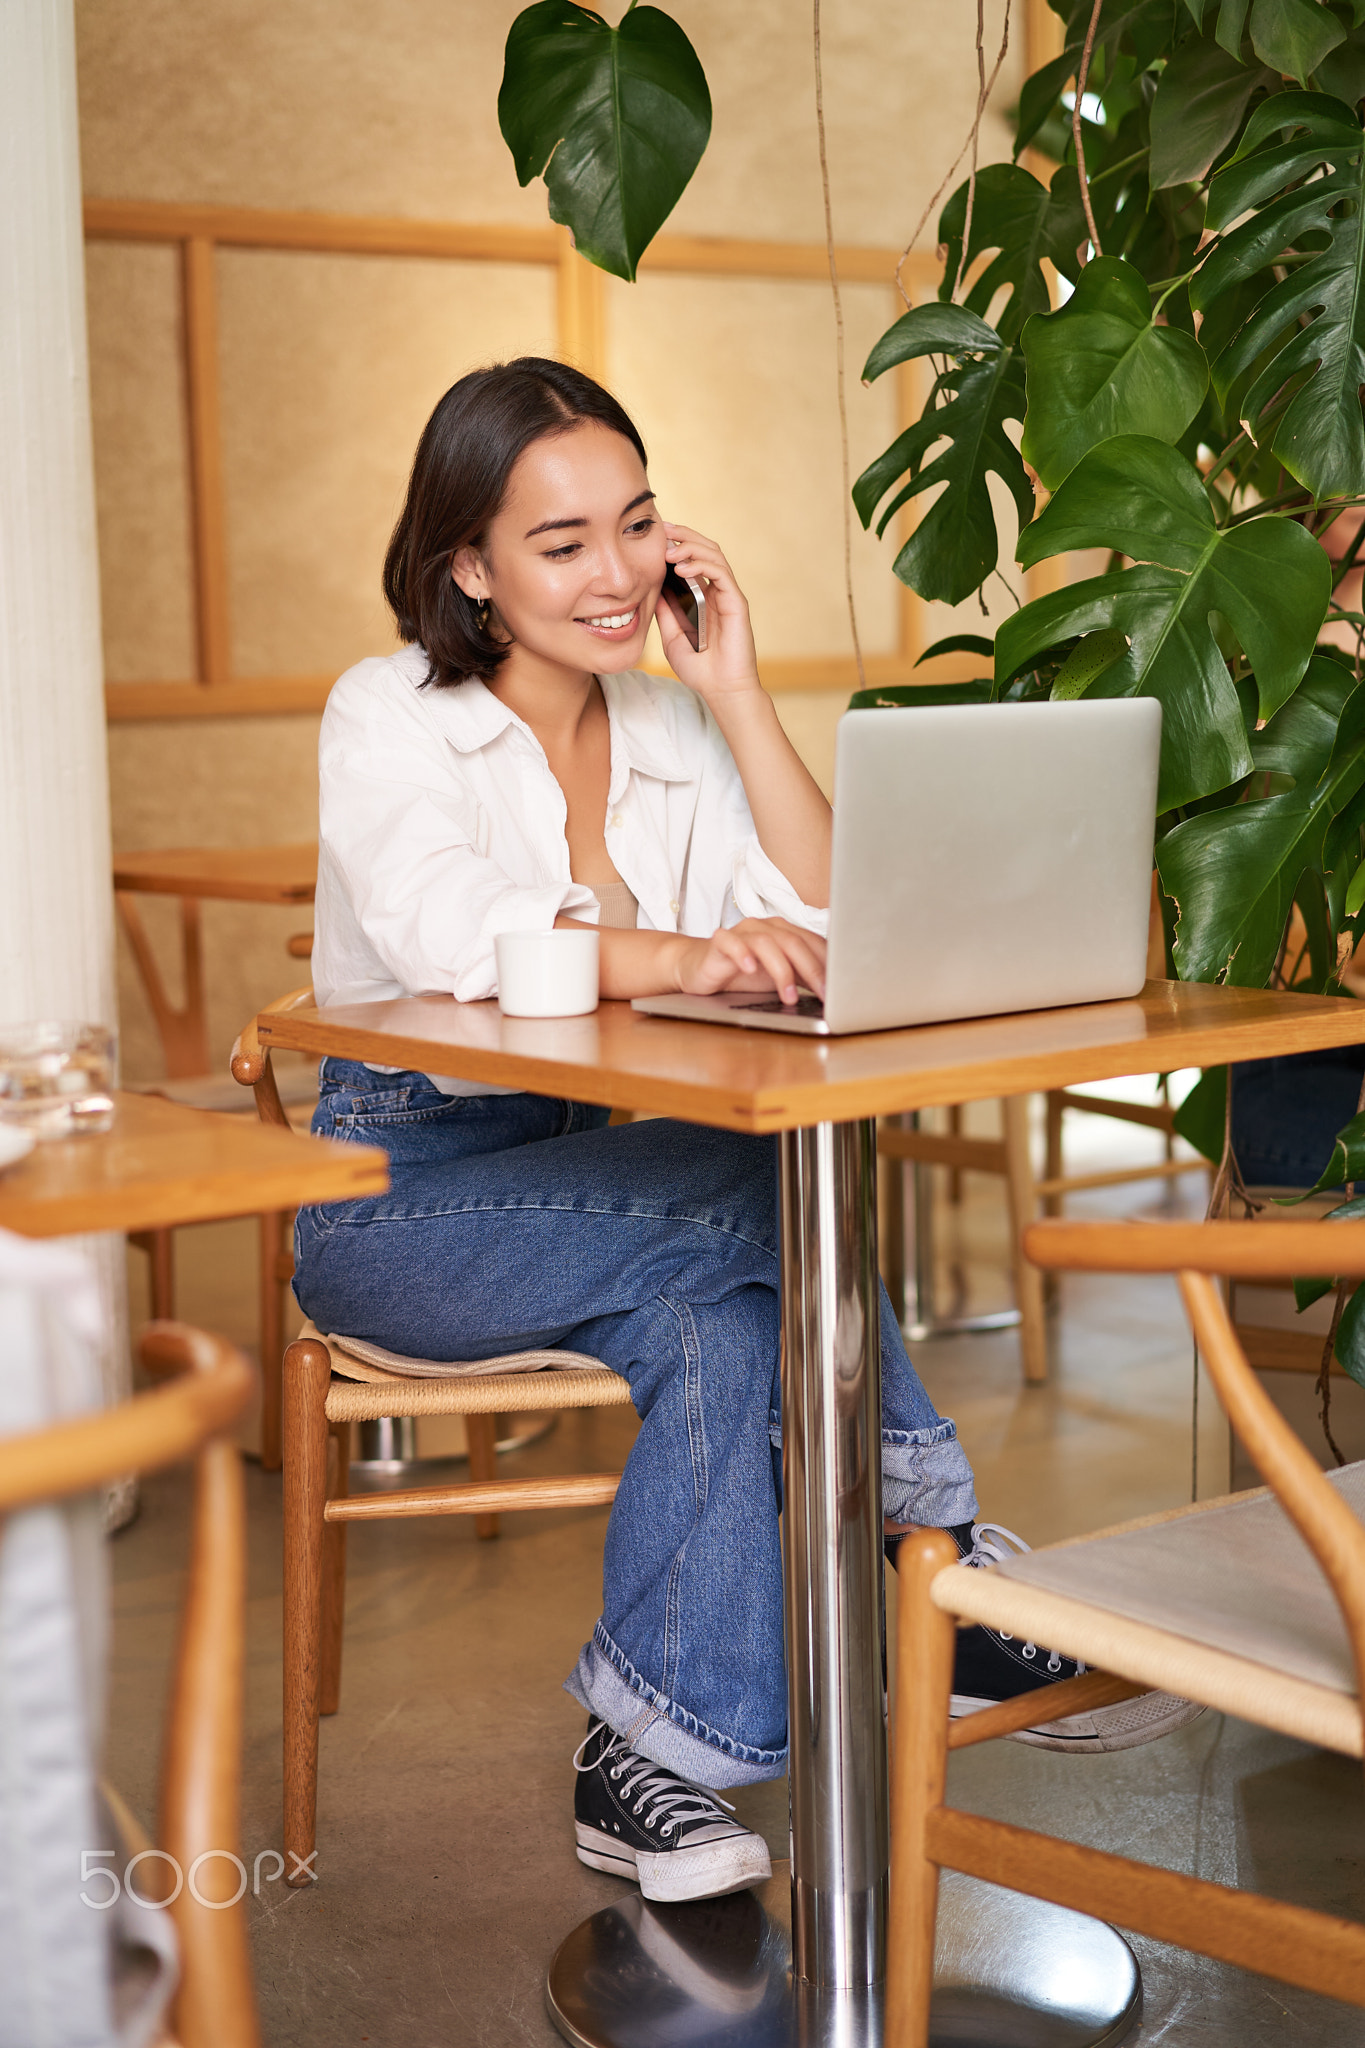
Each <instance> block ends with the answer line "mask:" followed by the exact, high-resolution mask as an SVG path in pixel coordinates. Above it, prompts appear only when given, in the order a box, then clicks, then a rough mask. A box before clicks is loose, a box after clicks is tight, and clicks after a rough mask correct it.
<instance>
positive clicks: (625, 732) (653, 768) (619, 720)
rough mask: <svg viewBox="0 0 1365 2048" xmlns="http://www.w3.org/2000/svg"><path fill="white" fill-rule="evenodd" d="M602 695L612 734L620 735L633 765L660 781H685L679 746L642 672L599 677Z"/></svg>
mask: <svg viewBox="0 0 1365 2048" xmlns="http://www.w3.org/2000/svg"><path fill="white" fill-rule="evenodd" d="M598 680H599V682H600V683H601V685H602V695H603V696H604V697H605V699H606V703H607V716H608V718H609V719H610V721H611V725H612V731H613V734H616V733H619V734H620V738H621V746H622V750H623V752H624V754H625V757H626V760H627V761H628V762H629V763H630V766H631V767H632V768H634V769H636V770H637V771H638V772H639V773H640V774H641V775H652V776H655V777H656V778H657V779H658V780H659V781H660V782H686V781H688V780H689V776H690V772H691V771H689V770H688V768H687V767H686V766H685V765H684V762H683V759H682V756H681V755H680V754H679V752H678V748H677V743H676V741H675V740H674V738H673V735H672V733H671V732H670V731H669V730H668V727H667V726H666V725H665V723H664V721H663V719H662V717H661V716H660V714H659V707H658V705H657V704H656V703H655V701H654V697H653V694H652V693H651V691H650V689H649V687H648V679H647V678H646V676H645V674H644V672H643V671H642V670H640V669H627V671H626V673H625V674H624V675H619V676H600V677H599V678H598Z"/></svg>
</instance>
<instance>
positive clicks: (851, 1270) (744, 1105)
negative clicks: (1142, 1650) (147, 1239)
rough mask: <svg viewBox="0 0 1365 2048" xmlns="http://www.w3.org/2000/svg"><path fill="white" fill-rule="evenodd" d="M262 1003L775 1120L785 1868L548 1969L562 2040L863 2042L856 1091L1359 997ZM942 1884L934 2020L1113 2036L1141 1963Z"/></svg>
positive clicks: (1066, 2035) (874, 1344) (1070, 2038)
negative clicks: (999, 1008) (827, 1027)
mask: <svg viewBox="0 0 1365 2048" xmlns="http://www.w3.org/2000/svg"><path fill="white" fill-rule="evenodd" d="M258 1029H259V1031H260V1035H261V1040H262V1042H263V1043H267V1044H270V1045H275V1046H283V1047H291V1048H293V1049H295V1050H297V1051H301V1052H306V1053H312V1054H315V1055H319V1056H321V1055H326V1054H332V1055H334V1056H337V1057H340V1058H345V1059H353V1060H370V1061H374V1062H375V1063H377V1064H382V1065H385V1066H389V1067H398V1068H418V1069H424V1070H426V1071H429V1072H434V1073H441V1074H459V1075H461V1076H462V1077H464V1078H466V1079H469V1080H477V1081H492V1082H500V1083H502V1084H504V1085H507V1086H511V1087H514V1088H522V1089H526V1090H528V1091H530V1092H531V1093H534V1094H539V1095H550V1096H563V1097H570V1098H576V1099H578V1100H580V1101H586V1102H595V1103H603V1104H607V1105H609V1106H611V1107H612V1108H621V1109H634V1110H646V1111H651V1112H654V1113H655V1114H662V1115H666V1116H673V1117H678V1118H681V1119H684V1120H686V1121H689V1122H694V1123H701V1124H713V1125H719V1126H721V1127H722V1128H723V1129H728V1130H737V1131H752V1132H759V1133H764V1132H774V1133H777V1134H778V1136H779V1170H778V1185H779V1207H780V1212H781V1213H780V1250H781V1276H780V1287H781V1297H782V1417H783V1446H784V1448H783V1499H784V1513H783V1517H782V1525H783V1526H782V1548H783V1578H784V1584H785V1589H786V1591H785V1602H786V1631H787V1664H788V1731H789V1744H790V1772H789V1782H790V1790H791V1845H792V1867H791V1884H790V1898H789V1899H788V1898H787V1896H786V1891H787V1888H786V1885H785V1884H784V1883H783V1882H782V1881H781V1880H779V1879H776V1878H775V1879H774V1880H772V1882H771V1883H770V1884H769V1885H768V1886H766V1887H764V1888H763V1890H762V1891H761V1892H760V1893H759V1894H757V1895H755V1894H753V1893H744V1894H741V1895H739V1896H738V1897H736V1898H732V1899H722V1900H719V1901H709V1902H706V1903H705V1904H704V1905H690V1906H657V1905H652V1904H650V1903H649V1902H647V1901H645V1900H643V1899H641V1898H639V1897H638V1896H634V1897H630V1898H626V1899H623V1900H620V1901H619V1902H618V1903H617V1904H615V1905H613V1906H610V1907H607V1908H605V1909H604V1910H603V1911H601V1912H598V1913H596V1914H594V1915H593V1917H592V1918H591V1919H590V1920H588V1921H585V1922H584V1923H583V1924H582V1926H580V1927H578V1928H576V1929H575V1930H574V1931H573V1932H572V1933H571V1934H570V1935H569V1936H568V1938H567V1939H566V1940H565V1941H564V1943H563V1944H562V1946H561V1947H560V1949H559V1951H558V1953H557V1955H556V1956H555V1958H554V1961H553V1963H552V1965H551V1969H550V1975H549V1981H548V1985H547V1998H548V2003H549V2009H550V2016H551V2018H552V2019H553V2020H554V2022H555V2024H556V2026H557V2027H558V2028H559V2030H560V2032H561V2033H562V2034H563V2035H564V2036H565V2037H566V2038H567V2039H568V2040H570V2041H572V2042H575V2043H579V2044H582V2048H645V2044H647V2043H652V2042H655V2041H662V2040H667V2041H669V2042H673V2043H678V2044H681V2043H687V2044H689V2048H690V2044H694V2043H697V2044H699V2043H702V2042H706V2041H713V2042H721V2041H723V2042H725V2043H726V2044H727V2048H740V2044H744V2048H750V2044H752V2048H758V2044H759V2043H761V2044H763V2048H779V2044H781V2048H785V2044H787V2043H788V2042H792V2043H795V2042H798V2041H799V2042H800V2043H802V2044H803V2048H824V2044H830V2048H833V2044H835V2043H838V2044H839V2048H861V2044H864V2043H869V2044H870V2043H879V2042H880V2040H881V1996H880V1988H879V1987H880V1985H881V1981H882V1978H883V1976H884V1972H885V1958H886V1900H887V1876H888V1864H889V1847H888V1813H887V1756H886V1721H885V1713H884V1707H883V1697H884V1695H883V1679H882V1640H883V1586H882V1528H881V1522H882V1517H881V1432H880V1427H879V1424H880V1412H881V1400H880V1392H881V1390H880V1358H879V1352H878V1341H877V1325H878V1318H877V1242H876V1214H877V1208H876V1124H875V1119H876V1118H877V1117H878V1116H883V1115H891V1114H893V1113H895V1112H897V1111H902V1110H911V1109H922V1108H925V1107H928V1106H929V1105H931V1104H935V1103H955V1102H970V1101H973V1100H976V1099H979V1098H981V1097H984V1096H994V1095H1022V1094H1026V1093H1031V1092H1033V1091H1036V1090H1046V1089H1050V1088H1061V1087H1067V1086H1072V1085H1074V1084H1075V1083H1077V1082H1082V1081H1102V1080H1109V1079H1113V1078H1114V1077H1116V1076H1118V1075H1122V1074H1144V1073H1163V1072H1170V1071H1172V1070H1174V1069H1176V1068H1179V1067H1192V1066H1203V1067H1208V1066H1217V1065H1221V1064H1222V1063H1223V1062H1224V1061H1229V1060H1244V1059H1262V1058H1268V1057H1270V1056H1272V1055H1277V1054H1283V1053H1291V1052H1308V1051H1315V1050H1320V1049H1322V1048H1325V1047H1328V1046H1338V1045H1350V1044H1354V1043H1356V1042H1358V1041H1359V1040H1360V1039H1361V1038H1362V1037H1363V1036H1365V1013H1363V1012H1362V1010H1361V1008H1360V1005H1359V1004H1357V1003H1355V1002H1351V1001H1348V1000H1346V999H1344V998H1340V997H1325V996H1307V995H1282V994H1277V993H1271V992H1268V991H1262V990H1252V989H1239V988H1218V987H1208V986H1204V985H1200V984H1186V983H1180V982H1165V981H1150V982H1148V983H1147V985H1146V987H1145V988H1144V989H1143V991H1142V993H1141V995H1140V996H1137V997H1135V998H1134V999H1132V1000H1129V1001H1118V1002H1107V1003H1092V1004H1086V1005H1082V1006H1078V1007H1075V1008H1069V1009H1056V1010H1036V1011H1031V1012H1029V1013H1027V1014H1025V1015H1019V1016H1005V1017H987V1018H977V1019H972V1020H969V1021H967V1022H963V1023H953V1024H931V1025H921V1026H918V1027H917V1028H915V1029H912V1030H902V1031H879V1032H870V1033H866V1034H863V1035H860V1036H858V1037H850V1038H805V1037H796V1036H791V1035H783V1034H780V1033H776V1032H764V1031H756V1030H743V1029H736V1028H732V1027H724V1026H715V1025H706V1024H697V1023H691V1022H686V1023H684V1022H678V1021H674V1020H672V1019H665V1018H659V1017H646V1016H643V1015H640V1014H638V1013H636V1012H635V1011H633V1010H632V1009H631V1008H630V1007H629V1006H628V1005H627V1004H624V1003H615V1002H604V1003H603V1004H602V1005H601V1006H600V1007H599V1008H598V1010H597V1011H596V1012H595V1013H594V1014H593V1015H592V1016H588V1017H569V1018H558V1019H545V1020H539V1019H537V1020H534V1021H533V1020H528V1019H521V1018H511V1017H503V1016H502V1015H500V1013H499V1011H498V1008H497V1005H496V1003H492V1002H487V1003H456V1002H454V1001H453V1000H452V999H451V998H450V997H448V996H436V995H430V996H416V997H408V998H404V999H400V1000H397V1001H393V1002H384V1003H366V1004H354V1005H340V1004H333V1005H328V1006H327V1007H325V1008H322V1009H312V1010H310V1009H301V1010H293V1011H289V1012H283V1013H279V1014H273V1015H272V1014H266V1015H264V1016H262V1017H261V1018H260V1019H259V1020H258ZM942 1897H943V1903H942V1906H941V1910H940V1915H939V1941H938V1957H937V1964H936V1991H935V2027H936V2030H937V2029H941V2028H943V2027H945V2026H946V2027H947V2028H948V2030H949V2031H948V2034H945V2035H944V2038H945V2039H946V2038H949V2037H950V2038H951V2039H952V2040H953V2041H954V2042H960V2043H969V2042H980V2043H982V2044H986V2043H990V2044H994V2043H997V2042H999V2041H1000V2040H1002V2039H1008V2040H1009V2041H1010V2042H1011V2043H1012V2044H1014V2048H1031V2044H1034V2043H1036V2044H1039V2048H1042V2044H1044V2043H1047V2044H1055V2043H1058V2042H1065V2043H1066V2044H1067V2048H1087V2044H1098V2043H1117V2042H1119V2041H1121V2040H1122V2039H1123V2037H1124V2035H1125V2034H1126V2033H1127V2032H1128V2030H1129V2027H1130V2025H1131V2024H1132V2022H1133V2021H1134V2020H1135V2019H1136V2016H1137V2013H1138V2011H1139V2010H1140V2001H1141V1985H1140V1979H1139V1977H1138V1972H1137V1965H1136V1962H1135V1960H1134V1958H1133V1956H1132V1953H1131V1951H1130V1950H1129V1948H1128V1946H1127V1944H1126V1943H1125V1942H1123V1941H1122V1939H1121V1938H1120V1937H1119V1936H1118V1935H1117V1934H1115V1933H1114V1932H1113V1930H1112V1929H1110V1928H1108V1927H1105V1926H1103V1925H1102V1923H1100V1922H1099V1921H1096V1920H1091V1919H1088V1918H1086V1917H1085V1916H1084V1915H1081V1914H1077V1913H1067V1912H1064V1911H1063V1910H1062V1909H1060V1908H1057V1907H1053V1906H1050V1905H1044V1904H1043V1903H1041V1902H1038V1901H1034V1900H1030V1899H1027V1898H1022V1897H1020V1896H1018V1895H1017V1894H1013V1893H1005V1892H1001V1891H999V1890H997V1889H996V1888H994V1887H991V1886H987V1885H978V1884H976V1883H975V1882H974V1881H973V1880H972V1879H970V1878H957V1877H953V1876H951V1875H950V1874H948V1873H945V1883H944V1888H943V1895H942ZM788 1913H789V1914H790V1919H789V1922H788ZM788 1926H789V1928H790V1932H789V1933H788Z"/></svg>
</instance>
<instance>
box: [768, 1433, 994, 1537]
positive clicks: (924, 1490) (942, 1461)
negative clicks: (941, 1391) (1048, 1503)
mask: <svg viewBox="0 0 1365 2048" xmlns="http://www.w3.org/2000/svg"><path fill="white" fill-rule="evenodd" d="M768 1440H769V1442H770V1443H771V1444H772V1447H773V1449H774V1450H775V1451H780V1450H781V1449H782V1423H781V1419H780V1417H779V1416H778V1415H776V1414H775V1413H773V1412H772V1411H771V1410H770V1411H769V1414H768ZM976 1511H977V1507H976V1485H975V1482H974V1480H973V1478H972V1468H971V1466H970V1465H969V1464H968V1463H967V1453H966V1452H965V1451H964V1450H963V1448H962V1446H961V1444H960V1443H959V1442H958V1440H957V1424H956V1423H955V1422H939V1423H936V1424H935V1425H934V1427H933V1428H932V1429H884V1430H883V1431H882V1513H883V1514H884V1515H889V1516H890V1518H891V1520H892V1521H893V1522H917V1523H918V1524H919V1526H920V1527H921V1528H923V1529H956V1528H958V1527H959V1526H960V1525H961V1524H962V1523H963V1522H970V1521H971V1520H972V1518H973V1516H974V1515H975V1514H976Z"/></svg>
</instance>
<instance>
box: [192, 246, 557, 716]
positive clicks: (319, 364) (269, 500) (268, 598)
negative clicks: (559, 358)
mask: <svg viewBox="0 0 1365 2048" xmlns="http://www.w3.org/2000/svg"><path fill="white" fill-rule="evenodd" d="M218 266H219V275H220V287H219V288H220V296H221V305H222V316H221V324H220V331H221V341H220V347H221V354H222V412H223V438H224V452H225V477H226V497H225V502H226V513H227V528H228V534H229V559H230V591H231V609H232V619H233V669H234V673H235V674H237V675H239V676H289V675H319V676H327V675H329V674H330V675H331V676H332V677H335V676H337V675H339V674H340V673H341V671H342V670H343V669H344V668H348V667H350V665H351V664H352V662H355V661H359V660H360V659H362V657H363V656H365V655H367V654H382V653H386V652H387V651H388V650H389V649H390V648H392V647H393V646H395V645H396V644H397V642H396V638H395V635H394V630H393V623H392V621H391V619H390V618H389V615H388V612H387V610H386V608H385V606H384V602H383V598H382V596H381V594H380V588H379V576H380V568H381V565H382V563H383V559H384V550H385V547H386V546H387V544H388V538H389V534H390V532H391V531H392V528H393V522H394V520H395V518H396V517H397V514H398V511H399V508H400V506H401V504H402V497H403V491H404V488H405V486H406V483H407V476H408V469H409V466H410V464H411V461H412V453H413V449H414V448H415V447H416V445H417V437H418V435H419V434H420V432H421V430H422V427H423V425H424V424H425V422H426V419H427V417H428V415H429V413H430V412H431V409H432V407H433V406H434V405H435V404H436V401H437V400H438V399H439V398H440V396H441V394H442V392H443V391H445V390H447V389H448V388H449V386H450V385H451V384H453V383H454V382H455V380H456V378H457V377H460V376H462V375H463V374H464V373H465V371H466V370H470V369H473V368H474V367H475V366H476V365H477V364H479V363H483V362H487V361H489V360H493V359H496V358H499V357H505V356H508V355H514V354H517V353H531V352H537V353H541V352H550V353H552V352H553V351H554V349H555V346H556V333H555V307H554V274H553V272H552V271H551V270H550V269H549V268H548V267H547V266H530V265H522V264H506V263H504V264H497V265H493V264H480V263H422V262H416V261H411V260H408V259H390V258H387V257H371V256H366V257H351V256H313V255H296V254H293V253H292V252H277V251H265V250H263V251H258V250H246V249H223V250H220V252H219V256H218Z"/></svg>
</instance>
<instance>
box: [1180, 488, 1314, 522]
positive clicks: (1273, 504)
mask: <svg viewBox="0 0 1365 2048" xmlns="http://www.w3.org/2000/svg"><path fill="white" fill-rule="evenodd" d="M1205 481H1206V482H1207V478H1206V479H1205ZM1295 503H1303V504H1305V505H1307V504H1311V503H1312V499H1311V497H1310V495H1309V493H1308V492H1307V491H1305V490H1304V488H1303V486H1302V485H1301V484H1300V485H1298V486H1296V488H1295V489H1294V490H1292V491H1281V492H1280V494H1279V496H1278V497H1277V498H1258V499H1257V501H1256V503H1255V504H1254V505H1246V506H1244V507H1243V508H1242V510H1241V511H1240V512H1234V513H1233V515H1232V517H1231V518H1230V519H1229V520H1228V525H1229V526H1241V525H1243V524H1244V523H1245V522H1246V521H1247V520H1248V519H1257V518H1259V517H1260V515H1261V513H1262V512H1278V511H1279V509H1280V507H1281V506H1282V505H1292V504H1295Z"/></svg>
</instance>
